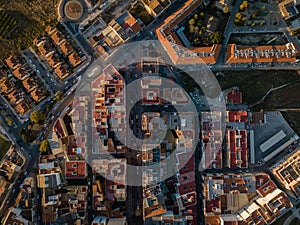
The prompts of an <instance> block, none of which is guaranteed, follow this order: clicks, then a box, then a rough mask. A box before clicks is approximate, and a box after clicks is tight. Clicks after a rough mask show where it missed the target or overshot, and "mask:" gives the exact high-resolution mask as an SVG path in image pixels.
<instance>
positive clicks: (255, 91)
mask: <svg viewBox="0 0 300 225" xmlns="http://www.w3.org/2000/svg"><path fill="white" fill-rule="evenodd" d="M217 79H218V81H219V83H220V85H221V88H222V89H223V90H224V89H227V88H230V87H233V86H237V87H239V88H240V90H241V91H242V92H243V102H244V103H245V104H248V105H252V104H255V103H257V102H258V101H259V100H260V99H261V98H262V97H263V96H264V95H265V94H266V93H267V92H268V90H270V89H271V88H272V87H273V88H275V87H278V86H281V85H284V84H288V83H291V82H296V81H297V80H298V81H300V75H298V73H297V72H295V71H243V72H240V71H233V72H224V76H220V75H219V76H217ZM280 90H281V89H280ZM280 90H278V91H280ZM282 90H284V89H282ZM294 91H297V90H294ZM275 93H276V92H275ZM298 93H299V92H298ZM294 95H296V93H294ZM287 97H288V94H287ZM280 102H281V104H286V102H282V100H280V101H278V104H279V103H280ZM278 104H276V106H278ZM261 107H262V109H264V108H266V107H265V106H264V105H262V106H261ZM255 108H256V109H257V110H259V109H260V108H259V107H258V108H257V107H255ZM268 108H272V106H269V107H268Z"/></svg>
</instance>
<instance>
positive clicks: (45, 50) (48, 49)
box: [38, 42, 55, 56]
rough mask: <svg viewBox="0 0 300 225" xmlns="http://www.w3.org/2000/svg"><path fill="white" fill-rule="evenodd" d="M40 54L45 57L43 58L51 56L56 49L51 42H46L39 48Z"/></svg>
mask: <svg viewBox="0 0 300 225" xmlns="http://www.w3.org/2000/svg"><path fill="white" fill-rule="evenodd" d="M38 49H39V52H40V53H41V54H42V55H43V56H49V55H50V54H51V53H53V52H54V50H55V49H54V47H53V46H52V44H50V43H49V42H45V43H42V44H41V45H40V46H39V47H38Z"/></svg>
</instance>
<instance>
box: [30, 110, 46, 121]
mask: <svg viewBox="0 0 300 225" xmlns="http://www.w3.org/2000/svg"><path fill="white" fill-rule="evenodd" d="M45 119H46V116H45V114H43V113H40V112H39V111H37V110H35V111H33V112H32V113H31V115H30V120H31V121H32V122H33V123H42V122H44V121H45Z"/></svg>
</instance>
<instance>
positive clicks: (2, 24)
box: [0, 9, 18, 40]
mask: <svg viewBox="0 0 300 225" xmlns="http://www.w3.org/2000/svg"><path fill="white" fill-rule="evenodd" d="M17 24H18V22H17V20H16V19H14V18H13V17H11V16H10V15H9V14H8V13H7V12H5V11H4V10H1V9H0V40H1V39H3V38H4V37H5V36H6V34H8V33H9V32H10V31H11V30H12V29H13V28H14V27H15V26H16V25H17Z"/></svg>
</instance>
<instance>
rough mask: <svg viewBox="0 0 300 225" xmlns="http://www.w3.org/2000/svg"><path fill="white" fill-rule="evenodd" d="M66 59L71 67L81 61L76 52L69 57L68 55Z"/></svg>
mask: <svg viewBox="0 0 300 225" xmlns="http://www.w3.org/2000/svg"><path fill="white" fill-rule="evenodd" d="M68 58H69V61H70V63H71V65H72V66H73V67H76V66H78V65H79V64H80V63H81V62H82V60H81V58H80V56H79V55H78V53H77V52H73V53H72V54H71V55H69V57H68Z"/></svg>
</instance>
